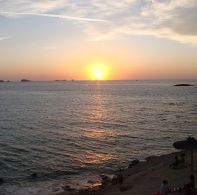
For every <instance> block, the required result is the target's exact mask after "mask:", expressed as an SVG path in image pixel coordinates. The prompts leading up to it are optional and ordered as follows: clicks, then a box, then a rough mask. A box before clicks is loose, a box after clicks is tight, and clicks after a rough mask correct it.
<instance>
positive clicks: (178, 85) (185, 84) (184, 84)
mask: <svg viewBox="0 0 197 195" xmlns="http://www.w3.org/2000/svg"><path fill="white" fill-rule="evenodd" d="M174 86H176V87H181V86H193V85H191V84H187V83H181V84H176V85H174Z"/></svg>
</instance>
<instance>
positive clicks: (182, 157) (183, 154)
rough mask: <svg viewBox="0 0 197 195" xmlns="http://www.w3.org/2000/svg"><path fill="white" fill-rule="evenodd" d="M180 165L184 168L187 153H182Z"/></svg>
mask: <svg viewBox="0 0 197 195" xmlns="http://www.w3.org/2000/svg"><path fill="white" fill-rule="evenodd" d="M180 163H181V165H182V166H185V153H181V159H180Z"/></svg>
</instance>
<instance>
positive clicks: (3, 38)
mask: <svg viewBox="0 0 197 195" xmlns="http://www.w3.org/2000/svg"><path fill="white" fill-rule="evenodd" d="M6 39H10V37H1V36H0V41H3V40H6Z"/></svg>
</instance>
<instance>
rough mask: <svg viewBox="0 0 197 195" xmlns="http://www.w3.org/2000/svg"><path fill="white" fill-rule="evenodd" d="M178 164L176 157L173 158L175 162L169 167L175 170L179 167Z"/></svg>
mask: <svg viewBox="0 0 197 195" xmlns="http://www.w3.org/2000/svg"><path fill="white" fill-rule="evenodd" d="M179 163H180V161H179V159H178V156H177V155H176V156H175V160H174V162H173V163H172V164H170V167H172V168H177V166H178V165H179Z"/></svg>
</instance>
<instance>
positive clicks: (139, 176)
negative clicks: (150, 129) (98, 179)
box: [0, 151, 197, 195]
mask: <svg viewBox="0 0 197 195" xmlns="http://www.w3.org/2000/svg"><path fill="white" fill-rule="evenodd" d="M181 153H182V151H178V152H172V153H170V154H163V155H160V156H149V157H147V158H145V159H144V160H142V161H139V163H136V164H135V165H133V166H132V167H130V168H129V165H128V168H125V169H122V170H121V174H122V177H123V182H122V183H120V181H118V182H115V183H114V182H113V181H112V179H109V177H110V176H112V175H114V176H115V175H117V174H118V171H114V172H113V173H112V175H110V176H109V177H108V180H107V182H105V184H104V185H101V184H99V183H94V181H92V180H91V178H87V184H89V185H88V186H91V187H86V188H82V187H81V188H80V187H79V188H77V187H73V186H72V185H69V184H68V185H67V184H66V183H65V184H63V183H62V184H61V182H56V185H53V188H50V189H48V190H47V188H45V187H44V186H43V188H40V189H37V190H36V189H33V188H32V189H31V187H25V188H23V187H22V188H20V187H18V188H17V187H16V186H10V187H12V188H13V189H14V188H15V187H16V191H12V192H11V193H9V194H10V195H11V194H14V195H18V194H20V195H23V194H24V195H26V194H29V195H37V194H38V195H121V194H123V195H133V194H134V195H152V194H153V193H155V192H158V191H159V187H160V184H161V182H162V181H163V180H164V179H165V180H168V182H169V186H170V187H171V188H174V187H183V186H184V184H186V183H188V181H189V176H190V173H191V172H190V152H188V151H184V153H185V154H186V158H185V162H186V163H185V165H186V166H185V167H184V168H181V169H172V168H170V167H169V165H170V164H172V163H173V162H174V158H175V156H176V155H178V156H180V154H181ZM196 165H197V152H195V153H194V176H195V178H197V166H196ZM104 175H106V176H108V174H107V173H106V174H104ZM111 178H112V177H111ZM60 184H61V185H60ZM0 187H1V186H0ZM196 187H197V186H196ZM7 193H8V192H3V194H4V195H5V194H7Z"/></svg>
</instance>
